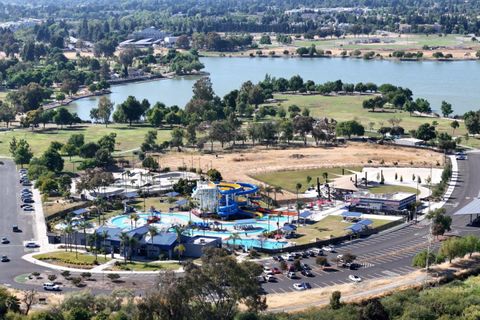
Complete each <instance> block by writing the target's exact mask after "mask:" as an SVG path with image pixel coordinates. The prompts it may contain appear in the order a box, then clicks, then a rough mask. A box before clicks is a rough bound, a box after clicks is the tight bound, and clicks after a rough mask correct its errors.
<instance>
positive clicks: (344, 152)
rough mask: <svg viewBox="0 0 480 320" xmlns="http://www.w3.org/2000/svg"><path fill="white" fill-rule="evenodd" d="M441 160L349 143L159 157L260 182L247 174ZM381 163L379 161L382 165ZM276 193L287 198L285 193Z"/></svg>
mask: <svg viewBox="0 0 480 320" xmlns="http://www.w3.org/2000/svg"><path fill="white" fill-rule="evenodd" d="M369 161H371V163H368V162H369ZM437 161H438V162H439V163H442V155H441V154H439V153H436V152H433V151H430V150H419V149H412V148H402V147H396V146H381V145H372V144H365V143H349V144H348V145H346V146H341V147H336V148H312V147H310V148H292V149H285V150H277V149H266V148H265V147H256V148H253V149H249V150H246V151H245V150H242V151H237V152H232V153H228V154H218V157H216V156H215V155H200V154H198V153H186V152H184V153H176V152H172V153H169V154H167V155H165V156H162V158H161V160H160V165H161V166H162V167H165V166H167V167H170V168H171V169H172V170H174V169H176V168H177V167H179V166H182V165H185V166H187V167H195V168H199V167H200V168H202V170H203V171H207V170H208V169H209V168H211V167H212V168H216V169H217V170H219V171H220V172H221V173H222V176H223V178H224V179H225V180H228V181H246V182H253V183H257V184H258V183H260V182H259V181H257V180H255V179H253V178H252V177H251V176H253V175H256V174H259V173H263V172H272V171H281V170H299V169H314V168H322V167H338V166H367V165H368V166H376V165H382V166H393V165H394V162H397V163H398V166H403V167H407V166H409V167H412V166H413V167H430V165H433V166H434V167H435V166H436V164H437ZM382 162H383V164H382ZM280 196H284V197H288V198H290V196H291V195H288V193H287V192H285V194H284V195H279V197H278V198H279V199H281V198H280Z"/></svg>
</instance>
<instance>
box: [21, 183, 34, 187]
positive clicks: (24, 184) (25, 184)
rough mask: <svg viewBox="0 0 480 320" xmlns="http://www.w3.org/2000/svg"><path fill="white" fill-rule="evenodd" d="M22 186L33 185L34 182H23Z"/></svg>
mask: <svg viewBox="0 0 480 320" xmlns="http://www.w3.org/2000/svg"><path fill="white" fill-rule="evenodd" d="M22 186H24V187H31V186H32V183H31V182H24V183H23V184H22Z"/></svg>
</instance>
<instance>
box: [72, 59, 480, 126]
mask: <svg viewBox="0 0 480 320" xmlns="http://www.w3.org/2000/svg"><path fill="white" fill-rule="evenodd" d="M201 61H202V62H203V63H204V64H205V71H207V72H209V73H210V78H211V80H212V83H213V88H214V90H215V92H216V94H217V95H219V96H223V95H225V94H226V93H228V92H229V91H231V90H233V89H237V88H239V87H240V85H241V84H242V83H243V82H245V81H247V80H251V81H252V82H258V81H260V80H262V79H263V78H264V77H265V75H266V74H270V75H272V76H275V77H284V78H290V77H291V76H293V75H296V74H299V75H300V76H302V77H303V79H304V80H314V81H315V82H316V83H321V82H325V81H330V80H337V79H341V80H342V81H344V82H352V83H356V82H360V81H361V82H374V83H376V84H382V83H387V82H388V83H392V84H395V85H399V86H403V87H408V88H410V89H411V90H412V91H413V93H414V95H415V97H423V98H427V99H428V100H429V101H430V103H431V105H432V108H433V109H434V110H438V109H439V108H440V104H441V102H442V100H446V101H448V102H450V103H452V104H453V108H454V110H455V113H458V114H462V113H464V112H466V111H468V110H472V109H475V110H477V109H479V108H480V89H479V87H478V86H479V84H478V80H480V62H477V61H455V62H434V61H425V62H399V61H380V60H373V61H366V60H361V59H359V60H357V59H339V58H338V59H337V58H333V59H328V58H324V59H322V58H319V59H308V58H304V59H300V58H220V57H209V58H202V59H201ZM197 79H198V77H183V78H179V79H165V80H155V81H148V82H137V83H129V84H125V85H119V86H114V87H112V89H111V90H112V93H111V94H110V95H109V97H110V99H112V101H113V102H115V103H121V102H123V101H124V100H125V99H126V98H127V97H128V96H129V95H133V96H136V97H137V99H143V98H146V99H148V100H149V101H150V102H151V103H152V104H154V103H155V102H157V101H161V102H163V103H165V104H166V105H167V106H170V105H178V106H180V107H183V106H184V105H185V104H186V103H187V102H188V100H189V99H190V97H191V96H192V86H193V84H194V83H195V81H196V80H197ZM97 102H98V97H94V98H86V99H82V100H78V101H76V102H74V103H72V104H71V105H70V107H69V108H70V109H71V110H73V111H75V112H77V113H78V114H79V116H80V118H82V119H89V118H90V117H89V114H90V109H91V108H93V107H95V106H96V105H97Z"/></svg>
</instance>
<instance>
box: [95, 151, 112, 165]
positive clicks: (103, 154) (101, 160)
mask: <svg viewBox="0 0 480 320" xmlns="http://www.w3.org/2000/svg"><path fill="white" fill-rule="evenodd" d="M95 162H96V164H97V166H99V167H104V168H105V167H108V166H110V165H112V164H113V157H112V154H111V152H110V150H108V149H105V148H100V149H98V150H97V152H95Z"/></svg>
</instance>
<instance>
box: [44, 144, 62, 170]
mask: <svg viewBox="0 0 480 320" xmlns="http://www.w3.org/2000/svg"><path fill="white" fill-rule="evenodd" d="M40 163H41V164H43V165H44V166H45V167H47V168H48V170H50V171H54V172H60V171H62V170H63V158H62V156H61V155H60V154H59V153H58V151H57V150H55V149H53V148H52V147H50V148H48V149H47V150H46V151H45V152H44V153H43V155H42V156H41V158H40Z"/></svg>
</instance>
